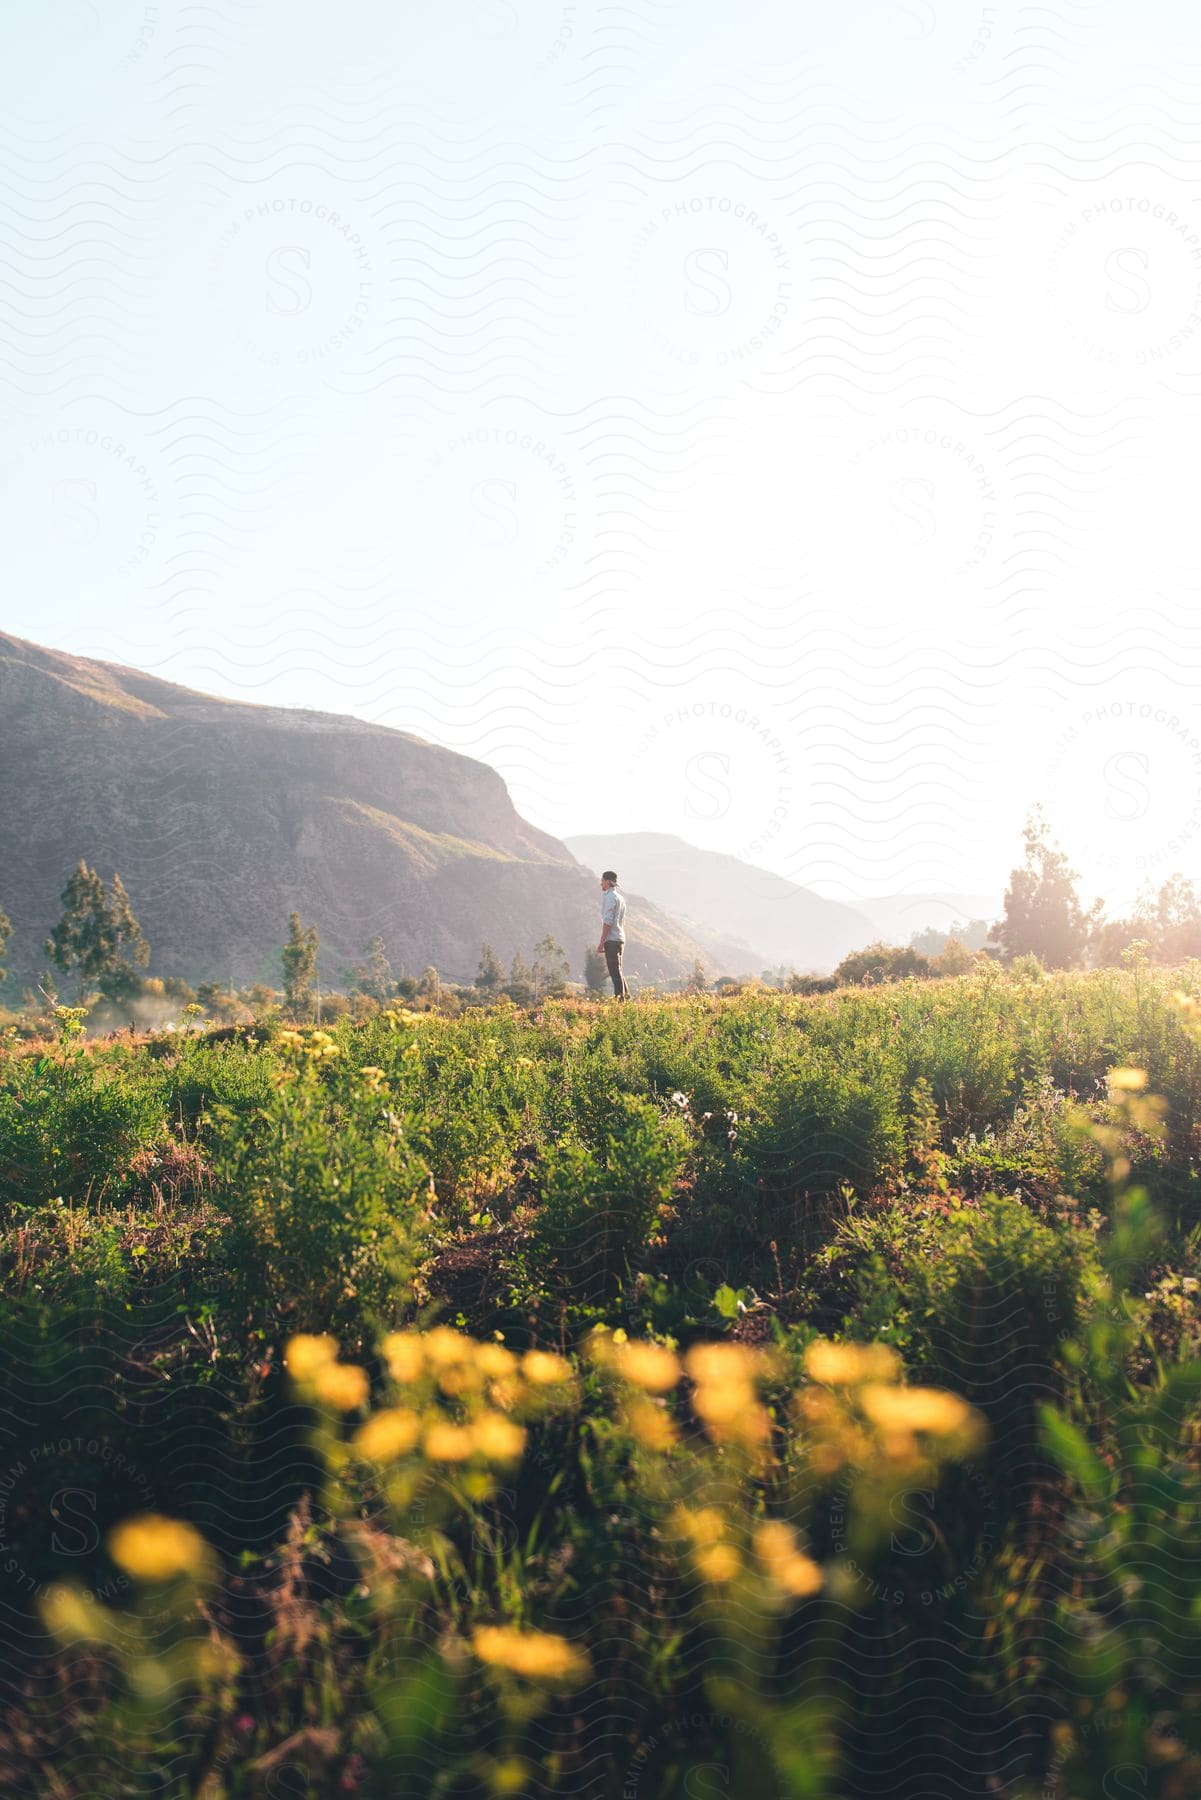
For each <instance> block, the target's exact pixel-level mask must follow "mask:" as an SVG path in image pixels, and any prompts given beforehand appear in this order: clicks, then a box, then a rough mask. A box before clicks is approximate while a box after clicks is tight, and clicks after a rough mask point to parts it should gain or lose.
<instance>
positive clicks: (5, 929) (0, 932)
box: [0, 907, 13, 981]
mask: <svg viewBox="0 0 1201 1800" xmlns="http://www.w3.org/2000/svg"><path fill="white" fill-rule="evenodd" d="M12 934H13V928H12V924H11V922H10V920H9V917H8V914H7V913H6V912H5V911H4V908H3V907H0V981H7V979H8V970H7V969H6V968H5V966H4V950H5V946H6V945H7V943H8V940H9V938H10V937H11V936H12Z"/></svg>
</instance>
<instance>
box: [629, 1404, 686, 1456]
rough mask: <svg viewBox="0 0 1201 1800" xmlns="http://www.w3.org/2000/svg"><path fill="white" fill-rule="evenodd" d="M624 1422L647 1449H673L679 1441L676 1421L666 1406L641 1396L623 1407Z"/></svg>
mask: <svg viewBox="0 0 1201 1800" xmlns="http://www.w3.org/2000/svg"><path fill="white" fill-rule="evenodd" d="M621 1417H622V1422H623V1424H624V1425H625V1427H626V1429H627V1430H628V1431H629V1432H631V1433H632V1435H633V1436H634V1437H636V1438H637V1440H638V1442H639V1443H640V1444H642V1445H644V1446H645V1448H646V1449H647V1450H671V1449H673V1448H674V1446H675V1445H676V1444H677V1443H678V1442H679V1438H680V1434H679V1432H678V1431H677V1430H676V1426H675V1421H674V1420H673V1419H672V1417H671V1414H670V1413H669V1412H668V1411H667V1410H666V1408H665V1407H662V1406H657V1405H656V1404H655V1402H654V1401H653V1400H644V1399H642V1398H641V1397H639V1398H638V1399H635V1400H631V1401H630V1402H629V1403H628V1404H627V1405H626V1406H625V1407H623V1409H622V1414H621Z"/></svg>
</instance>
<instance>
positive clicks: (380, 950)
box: [350, 935, 396, 1000]
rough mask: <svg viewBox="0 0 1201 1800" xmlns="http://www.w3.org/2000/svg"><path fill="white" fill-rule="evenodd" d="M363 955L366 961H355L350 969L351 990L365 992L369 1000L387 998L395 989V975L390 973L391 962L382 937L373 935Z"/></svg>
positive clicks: (358, 992)
mask: <svg viewBox="0 0 1201 1800" xmlns="http://www.w3.org/2000/svg"><path fill="white" fill-rule="evenodd" d="M363 955H364V956H365V957H366V959H367V960H366V962H363V963H356V964H355V966H354V968H353V969H352V970H351V971H350V987H351V991H352V992H354V993H357V994H366V995H367V997H368V998H369V999H371V1000H387V999H388V998H389V997H390V996H391V995H392V993H393V992H394V991H395V988H396V977H395V976H394V975H393V973H392V964H391V963H390V962H389V961H388V952H387V950H386V949H385V948H384V940H383V938H382V937H379V936H378V935H377V936H375V937H373V938H372V939H371V942H370V943H369V944H368V945H367V947H366V949H365V950H364V951H363Z"/></svg>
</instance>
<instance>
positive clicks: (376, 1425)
mask: <svg viewBox="0 0 1201 1800" xmlns="http://www.w3.org/2000/svg"><path fill="white" fill-rule="evenodd" d="M420 1435H421V1421H420V1419H419V1418H418V1417H417V1414H416V1413H412V1412H408V1411H407V1410H405V1409H404V1408H403V1407H399V1406H390V1407H386V1408H385V1409H384V1411H382V1412H377V1413H373V1414H372V1416H371V1418H369V1419H368V1420H367V1423H366V1424H365V1425H360V1427H359V1429H358V1430H357V1431H356V1432H355V1434H354V1440H353V1441H354V1447H355V1449H356V1450H357V1451H359V1453H360V1454H361V1455H363V1456H366V1457H369V1458H370V1460H371V1461H372V1462H391V1461H392V1459H393V1458H394V1457H397V1456H405V1455H407V1453H408V1452H409V1451H410V1450H411V1449H412V1448H413V1446H414V1444H415V1443H416V1442H417V1439H418V1437H419V1436H420Z"/></svg>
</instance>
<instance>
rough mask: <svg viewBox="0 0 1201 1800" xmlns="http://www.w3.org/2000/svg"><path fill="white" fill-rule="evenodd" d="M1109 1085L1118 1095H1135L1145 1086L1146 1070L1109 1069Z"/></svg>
mask: <svg viewBox="0 0 1201 1800" xmlns="http://www.w3.org/2000/svg"><path fill="white" fill-rule="evenodd" d="M1108 1079H1109V1085H1110V1087H1111V1088H1113V1089H1114V1091H1115V1092H1116V1093H1119V1094H1137V1093H1139V1092H1141V1090H1142V1089H1143V1088H1145V1087H1146V1085H1147V1071H1146V1069H1111V1070H1110V1071H1109V1078H1108Z"/></svg>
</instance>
